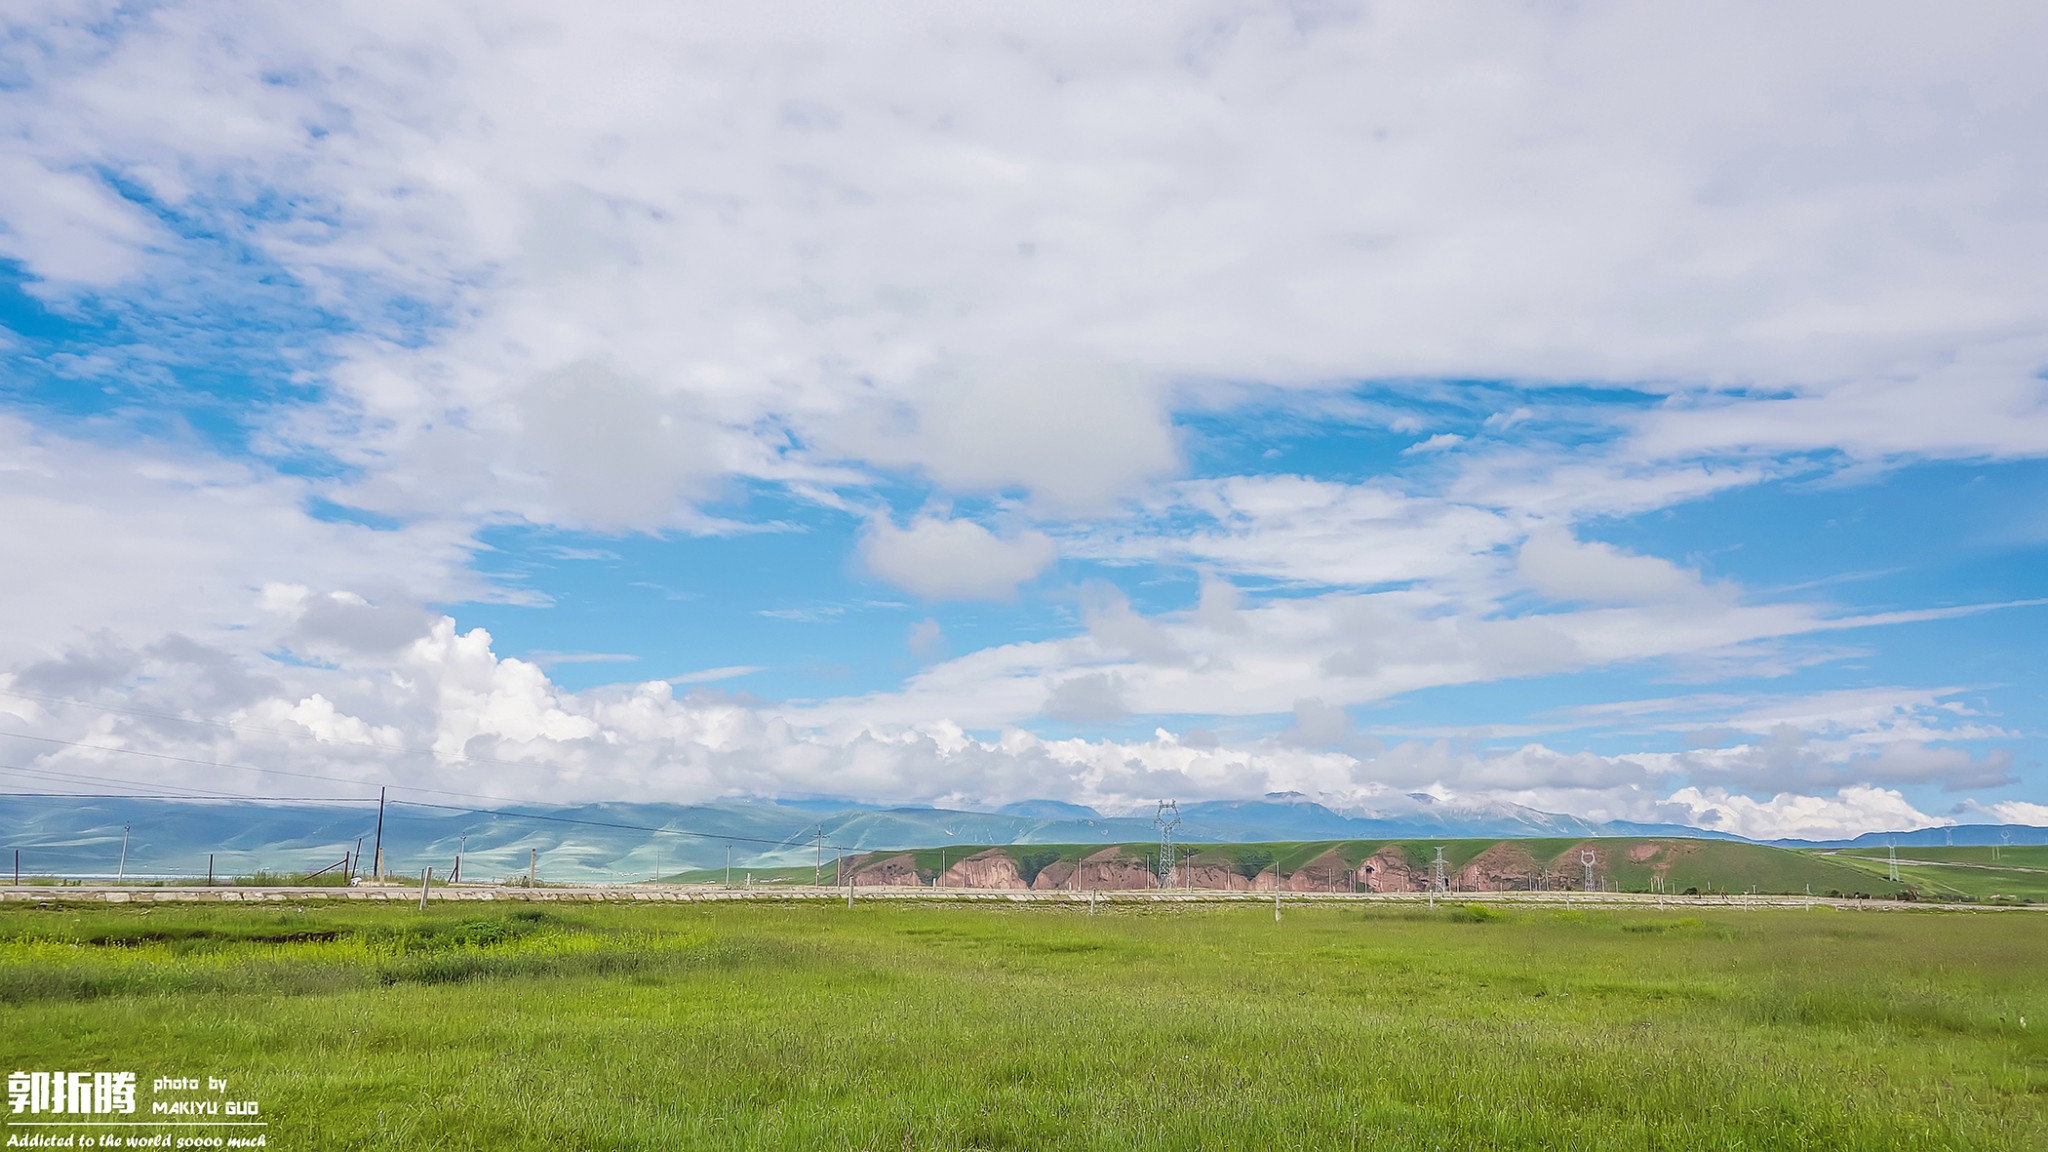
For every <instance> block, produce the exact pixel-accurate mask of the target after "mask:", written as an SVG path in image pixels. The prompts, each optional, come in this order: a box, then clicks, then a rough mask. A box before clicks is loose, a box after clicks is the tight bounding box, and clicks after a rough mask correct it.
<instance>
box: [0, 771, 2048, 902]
mask: <svg viewBox="0 0 2048 1152" xmlns="http://www.w3.org/2000/svg"><path fill="white" fill-rule="evenodd" d="M1390 807H1391V810H1382V811H1373V812H1353V813H1344V812H1339V811H1336V810H1333V809H1331V808H1328V807H1326V806H1324V805H1322V804H1319V803H1317V802H1315V801H1314V800H1313V799H1311V798H1309V797H1307V796H1303V795H1300V794H1298V793H1275V794H1272V795H1268V796H1265V797H1261V798H1259V799H1256V800H1235V801H1202V802H1198V803H1189V804H1184V805H1181V807H1180V814H1181V825H1180V828H1179V830H1178V833H1177V835H1178V838H1179V839H1181V840H1183V841H1188V842H1204V843H1245V842H1256V841H1291V840H1366V839H1382V840H1413V839H1432V838H1434V839H1467V838H1480V837H1486V838H1512V837H1532V836H1549V837H1556V836H1563V837H1589V838H1590V837H1599V836H1690V837H1701V838H1711V839H1724V840H1739V839H1741V837H1737V836H1730V835H1728V834H1726V833H1718V832H1711V831H1705V830H1701V829H1697V828H1689V827H1685V826H1682V825H1676V824H1635V823H1626V822H1592V821H1586V820H1580V819H1577V818H1574V817H1570V816H1560V815H1557V814H1555V813H1549V812H1540V811H1537V810H1535V809H1531V808H1523V807H1518V806H1516V805H1509V804H1487V805H1479V806H1472V805H1458V804H1450V803H1445V802H1442V801H1438V800H1436V799H1435V798H1433V797H1430V796H1427V795H1421V794H1418V795H1411V796H1407V797H1403V798H1401V799H1400V800H1399V801H1398V802H1397V803H1396V804H1395V805H1392V806H1390ZM124 825H125V826H126V829H127V831H126V834H125V838H126V845H125V852H126V857H125V861H124V859H123V851H124V844H123V841H124V830H123V829H124ZM376 827H377V811H376V806H375V805H374V804H372V805H364V804H327V803H295V804H268V803H256V802H250V801H204V800H190V801H188V800H158V799H123V798H54V797H52V798H43V797H20V796H9V797H5V798H0V876H9V875H10V871H9V870H10V869H11V868H12V867H13V852H14V851H16V850H18V851H19V852H20V860H21V870H22V874H23V875H24V876H34V875H66V876H101V875H105V876H111V875H114V874H116V873H117V872H125V873H126V874H127V875H130V876H204V875H206V873H207V868H208V863H209V856H210V857H211V865H212V868H213V871H214V874H215V875H217V876H222V877H226V876H234V875H246V874H249V873H252V872H255V871H258V870H269V871H291V872H304V871H310V870H312V869H315V868H319V867H322V866H324V865H327V864H330V863H334V862H337V861H339V860H340V859H341V858H342V857H343V855H344V854H348V855H351V856H353V855H355V854H356V853H357V852H358V850H359V849H358V843H359V842H360V845H361V848H360V851H361V852H362V854H363V857H364V858H365V859H366V861H367V858H368V857H369V856H370V854H371V851H372V847H373V845H374V843H375V840H376ZM657 829H658V830H659V831H655V830H657ZM821 833H822V843H821V835H820V834H821ZM2008 833H2009V834H2010V835H2011V840H2010V842H2011V843H2013V844H2048V828H2035V827H2027V826H2018V825H2015V826H1992V825H1966V826H1962V827H1958V828H1954V829H1940V828H1934V829H1922V830H1920V831H1915V832H1902V833H1896V834H1884V833H1878V834H1872V835H1867V836H1860V837H1857V838H1855V839H1854V840H1841V841H1825V842H1817V841H1790V840H1784V841H1775V842H1773V843H1776V844H1778V845H1780V846H1786V847H1845V846H1860V845H1873V844H1875V845H1882V844H1883V843H1885V841H1886V840H1887V838H1888V837H1889V838H1895V839H1896V841H1897V843H1898V844H1900V845H1901V846H1902V847H1903V846H1908V845H1922V846H1924V845H1930V844H1942V843H1944V842H1947V839H1948V838H1949V837H1951V836H1952V837H1953V842H1954V843H1956V844H1959V845H1962V844H1968V845H1983V844H1996V843H2001V842H2002V841H2003V838H2004V837H2005V836H2006V835H2007V834H2008ZM1157 835H1158V832H1157V829H1156V827H1155V826H1154V823H1153V818H1152V813H1150V812H1144V813H1139V814H1132V815H1126V816H1107V815H1104V814H1102V813H1100V812H1097V811H1096V810H1095V809H1093V808H1088V807H1084V806H1082V805H1078V804H1069V803H1064V802H1061V801H1056V800H1033V801H1025V802H1021V803H1015V804H1007V805H1004V806H1003V807H1001V808H999V809H997V810H995V811H993V812H967V811H956V810H950V809H943V808H922V807H898V808H883V807H875V806H865V805H858V804H852V803H847V802H842V801H830V800H799V801H776V800H753V801H727V802H720V803H713V804H687V805H685V804H624V803H620V804H582V805H565V806H525V807H513V808H504V809H499V810H495V811H478V810H465V809H451V808H446V807H435V806H429V805H420V804H411V803H401V802H398V801H393V802H392V803H391V805H390V806H389V807H388V808H387V809H386V811H385V814H384V851H385V861H386V866H387V870H388V871H389V872H393V873H402V874H410V875H414V876H417V875H418V874H419V871H420V869H421V868H423V867H428V866H432V867H433V868H434V869H435V871H436V873H437V874H441V875H446V873H447V872H448V870H449V869H450V868H451V867H452V866H453V864H454V862H455V858H456V856H457V854H458V853H460V854H461V856H462V858H463V875H464V876H465V877H466V878H475V879H499V878H503V877H509V876H513V875H516V874H523V873H524V872H525V871H526V869H527V866H528V863H529V860H532V861H536V862H537V867H538V869H539V871H540V874H541V878H542V879H543V880H546V879H554V880H563V881H595V880H605V879H614V880H629V879H644V878H650V877H652V876H654V875H656V874H657V873H661V874H668V873H674V872H678V871H682V870H684V869H704V868H722V867H723V866H724V865H725V864H726V862H727V860H728V859H730V861H731V862H732V865H733V867H734V868H735V869H736V870H737V871H744V870H745V869H748V868H763V867H791V866H800V865H803V864H808V863H815V862H819V861H822V862H823V866H824V867H825V868H828V869H829V868H830V867H831V863H832V859H833V856H834V854H835V852H838V851H849V852H851V851H861V852H868V851H875V850H880V849H898V848H919V847H938V846H940V845H948V844H983V845H987V844H1115V843H1125V842H1138V841H1146V840H1151V839H1154V838H1156V837H1157ZM362 870H365V871H366V870H367V864H366V866H365V868H364V869H362Z"/></svg>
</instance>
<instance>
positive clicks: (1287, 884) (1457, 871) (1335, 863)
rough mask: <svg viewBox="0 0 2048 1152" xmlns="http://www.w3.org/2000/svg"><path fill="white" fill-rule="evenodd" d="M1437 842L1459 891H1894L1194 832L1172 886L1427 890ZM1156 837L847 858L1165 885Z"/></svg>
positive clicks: (868, 866) (1684, 843)
mask: <svg viewBox="0 0 2048 1152" xmlns="http://www.w3.org/2000/svg"><path fill="white" fill-rule="evenodd" d="M1438 848H1441V849H1442V850H1443V859H1444V873H1445V881H1446V885H1447V887H1448V889H1449V890H1450V891H1453V892H1505V891H1578V890H1581V889H1583V888H1584V887H1585V886H1586V870H1587V861H1588V859H1589V858H1590V861H1591V867H1592V872H1593V886H1594V887H1595V888H1598V889H1601V890H1605V891H1619V892H1651V891H1660V890H1661V891H1667V892H1672V893H1680V892H1687V891H1696V892H1703V893H1706V892H1749V891H1752V890H1754V891H1757V892H1766V893H1801V892H1809V891H1810V892H1812V893H1814V894H1816V895H1824V894H1828V893H1840V894H1845V895H1852V894H1856V893H1868V894H1871V895H1886V896H1892V895H1898V894H1900V893H1901V891H1902V890H1904V889H1906V888H1908V887H1910V886H1909V885H1898V884H1890V883H1887V882H1886V881H1884V879H1883V878H1882V876H1881V875H1876V876H1874V875H1873V874H1872V873H1871V872H1870V871H1869V870H1867V869H1866V868H1863V867H1860V866H1859V863H1860V862H1851V861H1848V860H1838V859H1834V858H1832V857H1831V856H1829V855H1827V854H1824V853H1816V852H1809V851H1798V850H1793V849H1785V848H1771V847H1767V846H1764V845H1760V844H1747V843H1742V842H1738V841H1728V840H1697V839H1690V838H1682V837H1620V838H1600V839H1575V838H1567V837H1554V838H1546V839H1523V840H1493V839H1484V838H1480V839H1467V840H1447V841H1441V842H1425V841H1419V840H1313V841H1282V842H1276V843H1265V844H1190V845H1186V846H1185V847H1184V851H1183V853H1182V855H1181V856H1180V858H1179V859H1178V860H1177V861H1176V864H1175V867H1174V870H1173V877H1172V879H1171V880H1170V881H1169V883H1168V884H1167V885H1166V886H1171V887H1186V888H1191V889H1199V890H1217V891H1272V890H1273V889H1275V888H1278V889H1280V890H1282V891H1290V892H1423V891H1428V890H1429V887H1430V884H1431V880H1432V875H1433V869H1434V860H1435V857H1436V852H1437V850H1438ZM1158 860H1159V849H1158V845H1156V844H1150V843H1129V844H1113V845H1108V846H1104V845H1101V844H1045V845H984V846H959V847H946V848H925V849H915V850H911V851H902V852H873V853H868V854H865V855H862V856H858V857H855V858H853V859H851V860H849V861H848V862H847V865H846V867H847V871H846V872H844V873H842V874H841V877H840V878H841V879H842V880H844V881H846V882H849V883H851V884H852V885H853V886H855V887H905V886H932V887H943V888H962V889H997V890H1002V889H1007V890H1013V891H1014V890H1022V889H1033V890H1039V891H1045V890H1057V889H1070V890H1078V891H1087V890H1111V889H1116V890H1130V889H1143V888H1158V887H1161V886H1162V884H1161V882H1160V879H1159V876H1158Z"/></svg>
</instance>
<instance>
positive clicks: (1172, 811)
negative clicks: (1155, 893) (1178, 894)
mask: <svg viewBox="0 0 2048 1152" xmlns="http://www.w3.org/2000/svg"><path fill="white" fill-rule="evenodd" d="M1152 822H1153V823H1154V824H1157V825H1158V826H1159V886H1160V887H1161V888H1166V887H1170V886H1171V885H1172V884H1173V832H1174V829H1176V828H1179V827H1180V801H1178V800H1161V801H1160V802H1159V814H1158V815H1156V816H1154V817H1153V818H1152Z"/></svg>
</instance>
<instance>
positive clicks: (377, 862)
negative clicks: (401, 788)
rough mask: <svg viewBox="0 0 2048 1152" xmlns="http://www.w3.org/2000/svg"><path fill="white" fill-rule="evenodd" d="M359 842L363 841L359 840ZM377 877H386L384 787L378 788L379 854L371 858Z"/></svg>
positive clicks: (380, 878)
mask: <svg viewBox="0 0 2048 1152" xmlns="http://www.w3.org/2000/svg"><path fill="white" fill-rule="evenodd" d="M357 843H358V844H360V843H362V841H360V840H359V841H357ZM371 867H372V868H374V869H375V870H376V876H377V879H379V880H382V879H383V878H384V789H382V788H379V789H377V854H376V855H375V856H374V857H372V858H371Z"/></svg>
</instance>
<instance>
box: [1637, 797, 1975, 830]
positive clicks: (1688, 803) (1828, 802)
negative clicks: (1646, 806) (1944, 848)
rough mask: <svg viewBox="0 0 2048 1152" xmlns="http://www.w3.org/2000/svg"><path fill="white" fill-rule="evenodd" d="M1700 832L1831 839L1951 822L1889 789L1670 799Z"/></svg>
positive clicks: (1927, 826)
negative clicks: (1764, 796)
mask: <svg viewBox="0 0 2048 1152" xmlns="http://www.w3.org/2000/svg"><path fill="white" fill-rule="evenodd" d="M1669 803H1671V804H1672V805H1673V806H1676V807H1681V808H1683V809H1684V810H1686V811H1687V812H1688V813H1689V814H1690V816H1691V820H1690V821H1689V822H1690V823H1693V824H1695V825H1697V826H1698V827H1702V828H1710V829H1715V830H1718V831H1722V832H1733V833H1735V834H1736V835H1738V836H1747V837H1749V838H1751V839H1753V840H1778V839H1786V840H1834V839H1841V838H1845V837H1852V836H1859V835H1862V834H1863V833H1865V832H1878V831H1893V830H1897V831H1904V830H1907V829H1912V828H1929V827H1934V826H1936V825H1941V824H1947V823H1950V821H1947V820H1941V819H1937V818H1935V817H1933V816H1929V815H1928V814H1926V813H1925V812H1922V811H1920V810H1919V809H1918V808H1915V807H1913V805H1912V804H1910V803H1908V802H1907V800H1906V798H1905V797H1904V796H1903V795H1901V794H1900V793H1898V792H1896V791H1894V790H1892V789H1889V788H1874V787H1867V786H1851V787H1847V788H1843V789H1840V790H1839V791H1837V792H1836V793H1835V794H1834V795H1832V796H1803V795H1799V794H1797V793H1792V792H1780V793H1778V794H1776V795H1774V796H1772V797H1771V798H1770V799H1768V800H1758V799H1754V798H1752V797H1749V796H1745V795H1741V794H1740V793H1729V792H1724V791H1722V790H1721V789H1719V788H1706V789H1700V788H1690V787H1688V788H1681V789H1679V790H1678V791H1677V792H1674V793H1672V795H1671V799H1670V801H1669Z"/></svg>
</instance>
